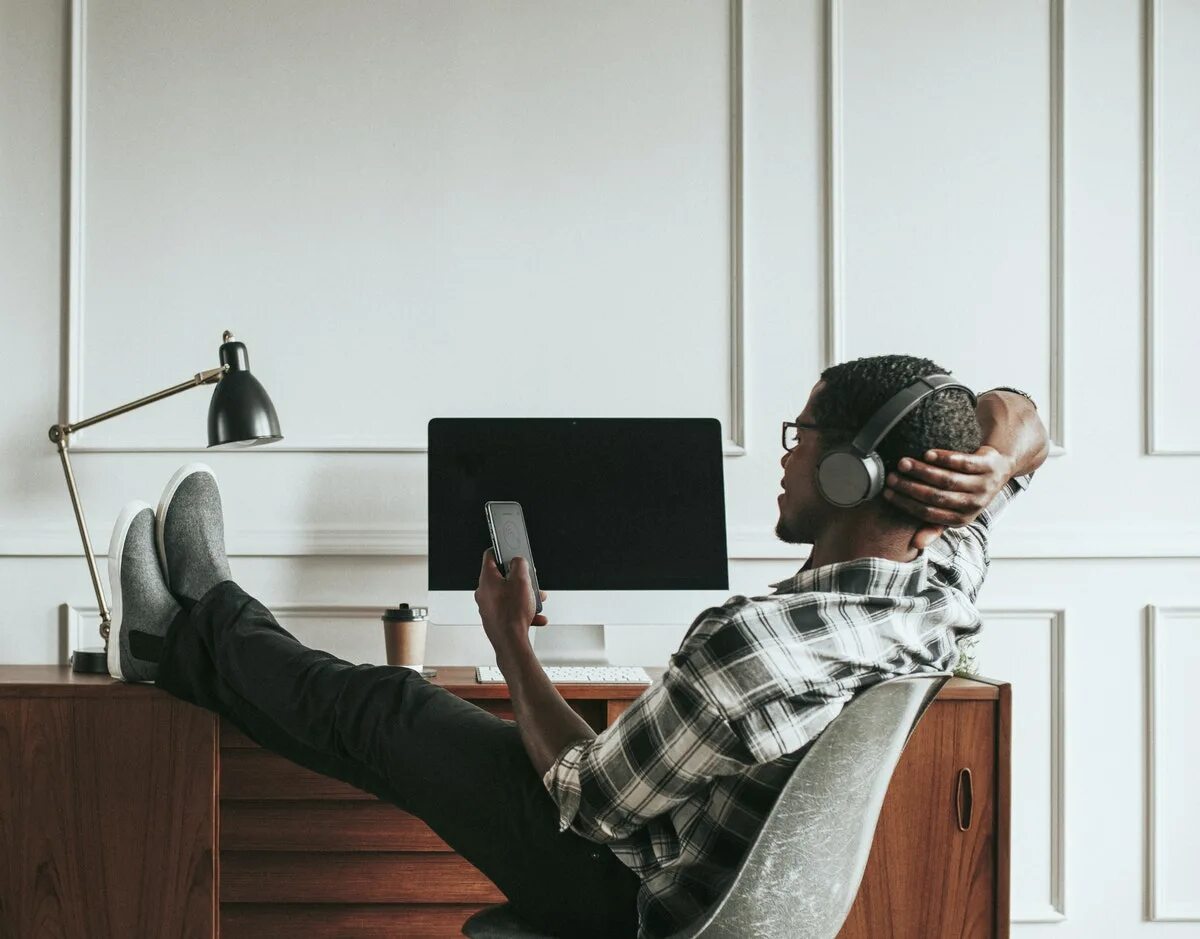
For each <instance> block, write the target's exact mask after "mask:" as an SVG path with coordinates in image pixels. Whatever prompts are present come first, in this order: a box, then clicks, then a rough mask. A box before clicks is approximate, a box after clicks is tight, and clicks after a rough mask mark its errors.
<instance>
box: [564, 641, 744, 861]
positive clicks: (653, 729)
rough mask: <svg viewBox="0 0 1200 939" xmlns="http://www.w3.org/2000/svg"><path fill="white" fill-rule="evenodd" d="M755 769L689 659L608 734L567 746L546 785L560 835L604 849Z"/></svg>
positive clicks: (679, 661) (675, 660)
mask: <svg viewBox="0 0 1200 939" xmlns="http://www.w3.org/2000/svg"><path fill="white" fill-rule="evenodd" d="M753 762H754V759H753V757H752V756H751V755H750V753H749V752H748V750H747V749H746V747H745V746H744V745H743V744H742V743H741V740H740V739H739V737H738V736H737V735H736V734H735V733H734V732H733V730H732V728H731V727H730V726H729V723H728V721H727V720H725V718H724V717H723V716H722V713H721V711H720V709H719V708H718V707H717V706H716V702H715V701H714V700H712V699H711V698H710V697H709V696H708V695H707V693H706V692H705V690H704V689H703V687H702V683H701V682H700V681H699V675H698V674H697V673H696V671H695V669H694V667H693V666H692V665H691V664H690V661H689V659H688V657H686V656H684V655H681V654H679V653H677V654H676V655H674V656H672V658H671V664H670V666H669V667H668V668H667V670H666V672H664V674H663V676H662V678H660V679H659V680H658V681H656V682H654V683H653V684H652V685H651V686H650V687H649V688H648V689H647V690H646V691H645V692H644V693H643V694H642V695H641V696H640V697H639V698H638V699H637V700H636V701H634V702H633V704H632V705H630V707H629V708H628V709H627V710H626V711H625V712H624V713H623V714H621V715H620V716H619V717H618V718H617V720H616V721H614V722H613V723H612V724H611V725H610V726H609V727H608V728H606V729H605V730H604V732H603V733H601V734H599V735H598V736H596V737H594V738H592V739H591V740H580V741H576V742H574V743H571V744H568V745H567V746H566V747H564V748H563V750H562V752H561V753H559V755H558V756H557V757H556V758H555V760H554V762H553V763H552V764H551V765H550V768H549V769H548V770H547V771H546V773H545V775H544V776H543V778H542V782H543V783H544V784H545V786H546V789H547V791H549V793H550V795H551V797H552V798H553V799H554V801H555V802H556V803H557V805H558V807H559V831H566V830H567V828H572V829H573V830H574V831H575V832H576V833H578V834H580V835H582V836H583V837H584V838H587V839H588V840H590V841H595V842H600V843H604V842H610V841H617V840H619V839H621V838H624V837H626V836H628V835H629V834H631V833H632V832H634V831H636V830H637V829H638V828H640V827H642V826H643V825H645V824H646V822H648V821H649V820H650V819H652V818H655V817H656V816H658V815H662V814H663V813H665V812H667V811H668V810H669V809H671V807H672V806H674V805H676V804H678V803H680V802H685V801H687V800H688V799H690V798H691V797H692V796H693V795H695V794H696V793H697V792H699V791H700V790H702V789H703V788H704V787H706V786H707V785H708V784H709V783H710V781H711V780H712V778H713V777H714V776H724V775H730V774H733V773H740V772H742V771H744V770H745V769H746V768H747V767H748V766H750V765H752V764H753Z"/></svg>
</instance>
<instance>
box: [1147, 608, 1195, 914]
mask: <svg viewBox="0 0 1200 939" xmlns="http://www.w3.org/2000/svg"><path fill="white" fill-rule="evenodd" d="M1171 619H1194V620H1197V621H1200V606H1190V607H1186V606H1157V605H1155V604H1153V603H1151V604H1149V605H1147V607H1146V901H1147V902H1146V906H1147V910H1146V916H1147V918H1148V919H1150V920H1151V921H1153V922H1157V923H1162V922H1186V923H1197V922H1200V891H1197V895H1196V897H1195V899H1193V901H1192V903H1191V905H1190V906H1185V907H1182V908H1181V907H1178V906H1175V907H1172V906H1171V904H1170V903H1169V902H1168V900H1167V897H1166V896H1165V887H1166V880H1167V878H1166V876H1165V872H1166V868H1167V860H1166V857H1165V854H1164V852H1163V842H1164V837H1163V836H1164V832H1165V831H1166V827H1167V824H1168V819H1166V818H1165V817H1163V812H1162V807H1163V803H1164V801H1165V800H1164V798H1163V796H1162V792H1161V784H1162V780H1163V772H1162V766H1161V764H1160V761H1159V742H1160V741H1159V734H1158V724H1159V715H1160V714H1162V713H1164V706H1163V701H1162V686H1163V681H1162V669H1161V667H1160V663H1161V661H1162V658H1163V649H1162V648H1161V645H1162V638H1163V637H1162V635H1161V634H1162V633H1163V632H1164V631H1165V630H1164V628H1163V626H1164V624H1165V623H1166V622H1167V621H1168V620H1171Z"/></svg>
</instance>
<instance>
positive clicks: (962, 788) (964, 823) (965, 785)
mask: <svg viewBox="0 0 1200 939" xmlns="http://www.w3.org/2000/svg"><path fill="white" fill-rule="evenodd" d="M954 807H955V809H956V810H957V812H958V830H959V831H969V830H970V828H971V816H972V815H973V814H974V811H975V785H974V782H973V781H972V779H971V770H970V769H969V768H967V767H965V766H964V767H963V768H962V769H960V770H959V771H958V791H957V792H956V793H955V797H954Z"/></svg>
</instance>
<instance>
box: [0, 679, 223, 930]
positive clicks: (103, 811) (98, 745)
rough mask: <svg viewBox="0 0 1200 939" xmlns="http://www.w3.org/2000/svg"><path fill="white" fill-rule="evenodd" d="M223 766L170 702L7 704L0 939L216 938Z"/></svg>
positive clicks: (200, 731)
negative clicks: (218, 806) (219, 787)
mask: <svg viewBox="0 0 1200 939" xmlns="http://www.w3.org/2000/svg"><path fill="white" fill-rule="evenodd" d="M215 758H216V721H215V718H214V717H213V715H211V714H208V713H206V712H204V711H201V710H200V709H198V708H195V707H193V706H192V705H190V704H185V703H183V702H181V701H176V700H174V699H172V698H169V697H168V696H167V695H165V694H163V693H162V692H155V693H154V694H152V695H132V696H131V695H118V696H114V697H112V698H109V699H90V698H89V699H78V698H26V699H18V698H6V699H4V700H3V701H0V766H3V772H0V859H3V860H2V861H0V865H2V866H0V936H4V937H6V939H8V937H13V939H30V937H43V936H46V937H63V939H66V937H72V939H73V937H78V939H94V937H97V936H183V937H197V939H199V937H210V936H211V935H212V933H213V925H214V919H215V913H216V907H215V895H216V892H215V888H216V870H215V857H216V855H215V845H216V774H215Z"/></svg>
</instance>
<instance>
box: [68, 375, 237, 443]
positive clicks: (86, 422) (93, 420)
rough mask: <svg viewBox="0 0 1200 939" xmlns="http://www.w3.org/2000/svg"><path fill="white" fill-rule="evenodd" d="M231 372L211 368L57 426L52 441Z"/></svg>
mask: <svg viewBox="0 0 1200 939" xmlns="http://www.w3.org/2000/svg"><path fill="white" fill-rule="evenodd" d="M228 370H229V366H228V365H222V366H221V367H220V368H210V369H207V370H206V371H203V372H197V373H196V374H195V375H193V376H192V377H191V378H189V379H188V380H187V381H181V382H180V383H179V384H178V385H172V386H171V387H170V388H164V389H163V390H162V391H156V392H155V393H154V394H152V395H146V397H144V398H138V399H137V400H136V401H130V402H129V404H122V405H121V406H120V407H115V408H113V409H112V410H109V411H105V412H103V413H102V414H97V415H96V416H95V417H87V418H84V419H83V420H82V421H76V422H75V423H74V424H55V425H54V426H53V427H51V428H50V439H51V440H53V441H55V442H57V441H58V437H57V436H56V432H57V433H59V434H61V435H62V436H63V437H66V436H67V435H69V434H73V433H75V431H77V430H83V428H85V427H91V426H92V425H93V424H99V423H100V422H101V421H106V420H108V419H109V418H110V417H116V416H117V415H118V414H126V413H128V412H129V411H133V410H136V409H137V408H140V407H143V406H145V405H147V404H152V403H154V402H155V401H161V400H162V399H163V398H169V397H170V396H171V395H174V394H179V392H181V391H187V390H188V389H189V388H195V387H197V386H198V385H211V384H212V383H213V382H216V381H220V379H221V377H222V376H223V375H224V374H225V372H227V371H228Z"/></svg>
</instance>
